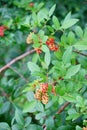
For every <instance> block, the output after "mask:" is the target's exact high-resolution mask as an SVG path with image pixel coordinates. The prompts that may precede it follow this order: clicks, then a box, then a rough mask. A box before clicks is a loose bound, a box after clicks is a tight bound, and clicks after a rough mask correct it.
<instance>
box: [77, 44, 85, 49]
mask: <svg viewBox="0 0 87 130" xmlns="http://www.w3.org/2000/svg"><path fill="white" fill-rule="evenodd" d="M74 47H75V49H77V50H87V45H81V44H75V45H74Z"/></svg>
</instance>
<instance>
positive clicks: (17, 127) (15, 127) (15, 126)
mask: <svg viewBox="0 0 87 130" xmlns="http://www.w3.org/2000/svg"><path fill="white" fill-rule="evenodd" d="M21 129H22V127H21V126H20V125H19V124H15V125H12V130H21Z"/></svg>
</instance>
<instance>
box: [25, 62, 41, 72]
mask: <svg viewBox="0 0 87 130" xmlns="http://www.w3.org/2000/svg"><path fill="white" fill-rule="evenodd" d="M27 65H28V68H29V70H30V71H31V72H35V71H40V68H39V66H38V65H36V64H35V63H33V62H30V61H29V62H28V63H27Z"/></svg>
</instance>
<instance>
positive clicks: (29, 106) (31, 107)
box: [23, 101, 37, 113]
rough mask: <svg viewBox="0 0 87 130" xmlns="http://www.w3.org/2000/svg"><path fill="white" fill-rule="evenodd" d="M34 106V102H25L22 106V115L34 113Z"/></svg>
mask: <svg viewBox="0 0 87 130" xmlns="http://www.w3.org/2000/svg"><path fill="white" fill-rule="evenodd" d="M36 104H37V102H36V101H31V102H27V103H26V104H25V105H24V109H23V113H27V112H34V111H36Z"/></svg>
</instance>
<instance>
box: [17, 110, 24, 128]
mask: <svg viewBox="0 0 87 130" xmlns="http://www.w3.org/2000/svg"><path fill="white" fill-rule="evenodd" d="M15 119H16V122H17V123H18V124H20V125H22V126H23V125H24V118H23V115H22V112H21V111H20V110H19V109H18V108H16V111H15Z"/></svg>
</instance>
